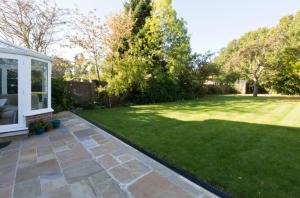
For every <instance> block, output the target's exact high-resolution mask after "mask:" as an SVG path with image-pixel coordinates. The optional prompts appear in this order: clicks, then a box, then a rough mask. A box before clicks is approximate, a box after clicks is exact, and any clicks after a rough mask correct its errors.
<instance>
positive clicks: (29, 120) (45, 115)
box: [26, 112, 52, 126]
mask: <svg viewBox="0 0 300 198" xmlns="http://www.w3.org/2000/svg"><path fill="white" fill-rule="evenodd" d="M38 120H44V121H50V120H52V112H49V113H43V114H38V115H33V116H27V117H26V125H27V126H28V125H29V124H30V123H32V122H34V121H38Z"/></svg>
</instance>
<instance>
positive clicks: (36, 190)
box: [13, 178, 42, 198]
mask: <svg viewBox="0 0 300 198" xmlns="http://www.w3.org/2000/svg"><path fill="white" fill-rule="evenodd" d="M41 195H42V192H41V185H40V181H39V180H38V178H34V179H31V180H27V181H24V182H22V183H18V184H16V185H15V189H14V195H13V197H14V198H24V197H30V198H40V197H41Z"/></svg>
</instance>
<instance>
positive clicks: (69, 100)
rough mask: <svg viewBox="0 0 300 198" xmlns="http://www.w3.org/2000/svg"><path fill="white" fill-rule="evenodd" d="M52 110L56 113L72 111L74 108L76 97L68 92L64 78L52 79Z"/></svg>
mask: <svg viewBox="0 0 300 198" xmlns="http://www.w3.org/2000/svg"><path fill="white" fill-rule="evenodd" d="M51 82H52V108H53V109H54V111H55V112H60V111H64V110H70V109H72V108H73V107H74V104H75V102H76V96H75V95H73V94H71V92H70V91H69V90H68V87H67V84H66V82H65V81H64V79H63V78H52V81H51Z"/></svg>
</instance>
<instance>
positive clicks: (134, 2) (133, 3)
mask: <svg viewBox="0 0 300 198" xmlns="http://www.w3.org/2000/svg"><path fill="white" fill-rule="evenodd" d="M124 6H125V11H126V12H127V13H132V14H131V16H132V19H133V21H134V22H135V23H134V27H133V29H132V32H133V35H136V34H137V33H138V32H139V31H140V30H141V29H142V28H143V27H144V24H145V21H146V18H147V17H149V16H150V15H151V9H152V8H151V0H129V1H128V2H126V3H125V5H124Z"/></svg>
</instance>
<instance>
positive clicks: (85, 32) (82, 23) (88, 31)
mask: <svg viewBox="0 0 300 198" xmlns="http://www.w3.org/2000/svg"><path fill="white" fill-rule="evenodd" d="M72 24H73V26H74V30H75V34H71V35H69V36H68V38H69V41H70V43H71V45H70V46H71V47H74V46H77V47H80V48H82V49H83V50H84V51H85V53H86V54H87V56H88V58H89V61H90V63H91V64H92V66H93V68H94V73H95V74H96V78H97V80H98V81H100V71H101V63H102V62H103V60H104V58H105V56H106V53H107V47H106V43H105V42H106V41H105V38H106V34H107V28H106V27H105V24H103V23H102V21H101V20H100V18H98V17H97V16H96V14H95V13H94V12H92V11H91V12H89V13H88V14H87V15H84V14H81V13H79V11H78V10H77V11H75V14H74V19H73V22H72Z"/></svg>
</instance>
